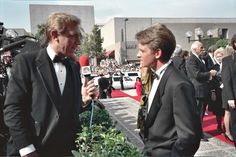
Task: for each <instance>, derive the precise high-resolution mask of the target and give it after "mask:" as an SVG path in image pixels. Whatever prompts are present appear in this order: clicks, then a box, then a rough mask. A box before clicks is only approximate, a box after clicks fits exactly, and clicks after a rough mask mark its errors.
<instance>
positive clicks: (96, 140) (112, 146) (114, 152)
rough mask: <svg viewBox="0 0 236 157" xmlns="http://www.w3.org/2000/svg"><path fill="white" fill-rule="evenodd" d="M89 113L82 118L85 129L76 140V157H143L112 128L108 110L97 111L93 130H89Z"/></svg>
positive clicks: (119, 132) (74, 151)
mask: <svg viewBox="0 0 236 157" xmlns="http://www.w3.org/2000/svg"><path fill="white" fill-rule="evenodd" d="M90 114H91V113H89V111H86V112H84V113H82V115H81V116H80V118H81V121H82V124H83V129H82V132H81V133H78V134H77V135H78V136H77V139H76V145H77V149H76V150H73V151H72V153H73V155H74V157H142V156H143V154H141V153H140V152H139V151H138V149H137V148H136V147H134V146H133V145H132V144H130V143H129V142H128V141H127V138H126V137H125V136H124V135H123V134H122V133H121V131H119V130H117V129H116V128H115V127H113V126H112V120H111V118H110V117H109V115H108V113H107V111H106V110H95V112H94V121H93V126H92V128H89V126H88V122H89V120H90Z"/></svg>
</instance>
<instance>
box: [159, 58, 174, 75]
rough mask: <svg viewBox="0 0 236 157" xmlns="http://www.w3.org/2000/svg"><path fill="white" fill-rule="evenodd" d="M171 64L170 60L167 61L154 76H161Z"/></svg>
mask: <svg viewBox="0 0 236 157" xmlns="http://www.w3.org/2000/svg"><path fill="white" fill-rule="evenodd" d="M171 62H172V60H169V61H168V62H167V63H165V64H164V65H163V66H162V67H160V69H158V70H156V74H157V75H158V76H161V75H162V74H163V73H164V72H165V70H166V68H167V67H168V65H170V63H171Z"/></svg>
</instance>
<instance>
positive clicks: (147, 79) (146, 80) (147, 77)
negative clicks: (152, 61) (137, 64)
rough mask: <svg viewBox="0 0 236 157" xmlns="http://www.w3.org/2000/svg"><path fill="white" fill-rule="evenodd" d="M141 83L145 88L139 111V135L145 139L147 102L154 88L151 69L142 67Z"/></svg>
mask: <svg viewBox="0 0 236 157" xmlns="http://www.w3.org/2000/svg"><path fill="white" fill-rule="evenodd" d="M140 73H141V82H142V86H143V92H142V96H141V99H140V106H139V110H138V119H137V129H140V130H139V135H140V137H141V138H143V132H144V121H145V113H146V101H147V99H148V95H149V92H150V91H151V88H152V82H153V76H152V72H151V70H150V68H147V67H141V68H140Z"/></svg>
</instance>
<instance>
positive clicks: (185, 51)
mask: <svg viewBox="0 0 236 157" xmlns="http://www.w3.org/2000/svg"><path fill="white" fill-rule="evenodd" d="M188 55H189V52H188V51H187V50H182V52H181V53H180V57H181V58H184V57H185V56H188Z"/></svg>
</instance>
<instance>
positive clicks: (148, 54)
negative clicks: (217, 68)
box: [136, 24, 201, 157]
mask: <svg viewBox="0 0 236 157" xmlns="http://www.w3.org/2000/svg"><path fill="white" fill-rule="evenodd" d="M136 39H137V40H138V43H139V44H138V48H139V52H138V55H137V57H138V58H139V60H140V66H141V67H151V68H152V71H154V75H155V79H154V80H153V84H152V87H151V91H150V93H149V96H148V99H147V101H146V103H147V115H146V120H145V124H144V139H143V141H144V144H145V146H144V152H145V153H146V155H147V156H155V157H156V156H160V157H161V156H165V157H183V156H193V155H194V154H195V152H196V151H197V149H198V147H199V143H200V135H201V124H200V118H199V116H198V114H197V106H196V100H195V98H194V87H193V85H192V84H191V82H190V81H189V80H188V79H187V78H186V77H185V76H183V75H182V74H181V73H180V72H179V71H178V70H177V69H176V68H175V67H174V66H173V63H172V61H171V60H170V57H171V55H172V53H173V51H174V49H175V46H176V41H175V37H174V35H173V33H172V32H171V31H170V30H169V29H168V28H167V27H166V26H165V25H162V24H156V25H154V26H152V27H149V28H147V29H145V30H143V31H140V32H138V33H137V34H136Z"/></svg>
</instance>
